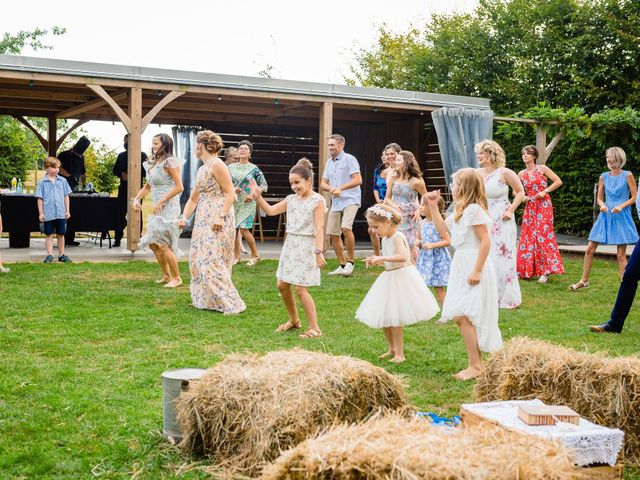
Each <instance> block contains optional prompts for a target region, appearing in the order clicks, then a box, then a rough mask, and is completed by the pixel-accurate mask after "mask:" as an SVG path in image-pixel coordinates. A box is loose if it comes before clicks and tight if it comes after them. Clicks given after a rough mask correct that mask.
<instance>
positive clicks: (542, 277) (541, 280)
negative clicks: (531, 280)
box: [538, 275, 549, 283]
mask: <svg viewBox="0 0 640 480" xmlns="http://www.w3.org/2000/svg"><path fill="white" fill-rule="evenodd" d="M548 281H549V277H548V276H547V275H540V277H539V278H538V283H547V282H548Z"/></svg>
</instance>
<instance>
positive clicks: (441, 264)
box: [416, 197, 451, 323]
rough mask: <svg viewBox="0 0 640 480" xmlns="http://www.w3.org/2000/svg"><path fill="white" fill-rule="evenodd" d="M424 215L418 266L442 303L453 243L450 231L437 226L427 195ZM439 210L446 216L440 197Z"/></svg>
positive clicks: (424, 203) (419, 240)
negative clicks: (449, 248)
mask: <svg viewBox="0 0 640 480" xmlns="http://www.w3.org/2000/svg"><path fill="white" fill-rule="evenodd" d="M420 208H421V210H422V215H423V216H424V217H425V218H424V219H423V220H422V221H421V222H420V228H419V229H418V240H417V243H416V247H417V248H418V249H419V251H420V253H419V255H418V262H417V263H416V267H417V268H418V272H420V275H421V276H422V279H423V280H424V283H425V285H426V286H427V287H433V289H434V290H435V291H436V295H438V300H439V301H440V305H443V304H444V297H445V295H446V293H447V292H446V286H447V284H448V283H449V270H450V269H451V254H450V253H449V250H447V247H448V246H449V245H451V240H450V238H449V232H448V231H447V230H446V229H443V230H441V231H439V230H438V228H436V226H435V224H434V223H433V218H432V217H431V210H430V209H429V205H428V203H427V199H426V197H422V201H421V203H420ZM438 210H439V211H440V215H442V217H444V211H445V208H444V200H443V199H442V197H440V198H438ZM446 321H447V319H446V318H444V317H443V318H441V319H440V320H438V322H437V323H445V322H446Z"/></svg>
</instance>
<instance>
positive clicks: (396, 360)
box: [389, 355, 406, 363]
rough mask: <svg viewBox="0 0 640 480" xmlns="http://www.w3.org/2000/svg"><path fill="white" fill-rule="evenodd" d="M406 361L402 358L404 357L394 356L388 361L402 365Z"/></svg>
mask: <svg viewBox="0 0 640 480" xmlns="http://www.w3.org/2000/svg"><path fill="white" fill-rule="evenodd" d="M405 360H406V358H404V356H402V357H401V356H399V355H396V356H395V357H393V358H392V359H391V360H389V361H390V362H391V363H402V362H404V361H405Z"/></svg>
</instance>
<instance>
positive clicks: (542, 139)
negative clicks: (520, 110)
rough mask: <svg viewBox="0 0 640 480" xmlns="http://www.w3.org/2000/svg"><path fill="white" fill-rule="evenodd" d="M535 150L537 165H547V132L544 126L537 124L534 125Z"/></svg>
mask: <svg viewBox="0 0 640 480" xmlns="http://www.w3.org/2000/svg"><path fill="white" fill-rule="evenodd" d="M536 148H537V149H538V160H537V161H536V163H537V164H538V165H544V164H545V163H547V132H546V130H545V129H544V125H543V124H542V123H539V124H537V125H536Z"/></svg>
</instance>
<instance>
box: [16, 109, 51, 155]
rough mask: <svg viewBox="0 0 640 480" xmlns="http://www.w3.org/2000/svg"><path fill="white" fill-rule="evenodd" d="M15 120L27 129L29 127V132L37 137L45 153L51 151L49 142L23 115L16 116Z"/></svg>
mask: <svg viewBox="0 0 640 480" xmlns="http://www.w3.org/2000/svg"><path fill="white" fill-rule="evenodd" d="M15 119H16V120H18V121H19V122H20V123H21V124H23V125H24V126H25V127H27V128H28V129H29V130H31V131H32V132H33V134H34V135H35V136H36V138H37V139H38V141H39V142H40V145H42V148H44V151H45V152H48V151H49V142H48V141H47V139H46V138H44V137H43V136H42V135H40V132H39V131H38V130H36V128H35V127H34V126H33V125H31V123H29V120H27V119H26V118H24V117H23V116H21V115H16V116H15Z"/></svg>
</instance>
